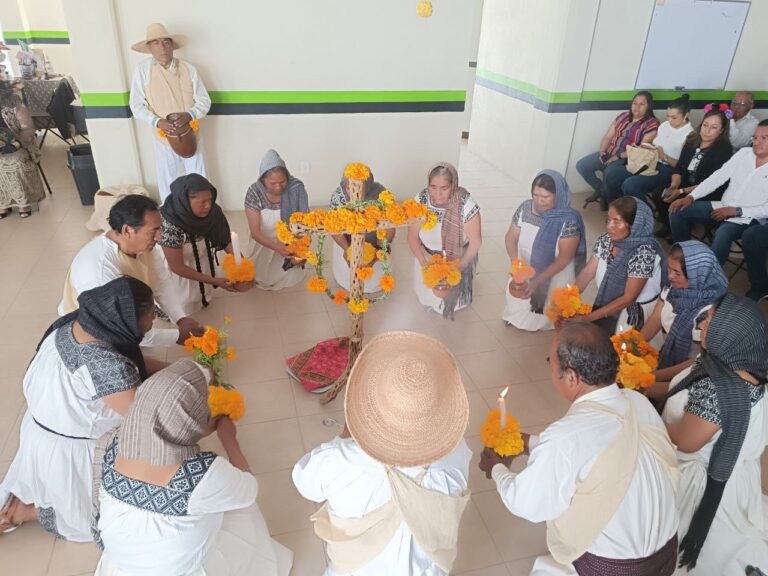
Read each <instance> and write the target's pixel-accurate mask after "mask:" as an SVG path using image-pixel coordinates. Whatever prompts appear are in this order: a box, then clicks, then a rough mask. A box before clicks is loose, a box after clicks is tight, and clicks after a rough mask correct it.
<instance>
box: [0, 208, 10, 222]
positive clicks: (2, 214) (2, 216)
mask: <svg viewBox="0 0 768 576" xmlns="http://www.w3.org/2000/svg"><path fill="white" fill-rule="evenodd" d="M10 215H11V211H10V210H6V211H4V212H0V220H2V219H3V218H7V217H8V216H10Z"/></svg>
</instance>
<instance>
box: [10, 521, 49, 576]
mask: <svg viewBox="0 0 768 576" xmlns="http://www.w3.org/2000/svg"><path fill="white" fill-rule="evenodd" d="M55 541H56V539H55V538H54V537H53V536H52V535H51V534H49V533H48V532H46V531H45V530H43V528H42V527H41V526H40V524H38V523H37V522H30V523H28V524H24V525H23V526H21V527H20V528H19V529H17V530H15V531H14V532H11V533H10V534H4V535H3V536H2V538H0V559H2V563H1V564H0V565H2V570H1V571H0V572H2V574H8V575H9V576H10V575H16V574H23V575H24V576H45V575H46V574H47V572H48V565H49V563H50V561H51V555H52V554H53V545H54V542H55Z"/></svg>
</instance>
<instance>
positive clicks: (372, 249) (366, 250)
mask: <svg viewBox="0 0 768 576" xmlns="http://www.w3.org/2000/svg"><path fill="white" fill-rule="evenodd" d="M375 257H376V246H374V245H373V244H371V243H370V242H366V243H365V244H364V245H363V261H362V262H361V264H362V265H363V266H368V264H370V263H371V262H373V259H374V258H375ZM351 259H352V246H350V247H349V248H347V260H351Z"/></svg>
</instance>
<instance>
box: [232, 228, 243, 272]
mask: <svg viewBox="0 0 768 576" xmlns="http://www.w3.org/2000/svg"><path fill="white" fill-rule="evenodd" d="M232 254H233V255H234V257H235V264H237V265H238V266H240V262H241V261H242V260H243V257H242V255H241V254H240V238H238V236H237V232H232Z"/></svg>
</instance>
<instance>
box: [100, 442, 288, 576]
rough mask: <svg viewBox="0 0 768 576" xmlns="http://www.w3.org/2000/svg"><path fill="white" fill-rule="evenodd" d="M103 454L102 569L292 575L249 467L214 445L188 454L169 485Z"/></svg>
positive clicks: (117, 573)
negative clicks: (123, 468) (128, 472)
mask: <svg viewBox="0 0 768 576" xmlns="http://www.w3.org/2000/svg"><path fill="white" fill-rule="evenodd" d="M114 461H115V444H114V443H113V444H112V445H111V446H110V447H109V448H108V449H107V452H106V454H105V457H104V468H103V469H104V474H103V477H102V484H101V488H100V490H99V500H100V503H101V505H100V510H99V514H100V516H99V521H98V537H99V538H100V540H101V542H102V543H103V545H104V554H103V555H102V558H101V560H100V562H99V565H98V566H97V568H96V573H95V575H96V576H155V575H157V576H240V575H242V576H245V575H251V576H287V575H288V573H289V572H290V569H291V563H292V553H291V552H290V551H289V550H288V549H286V548H284V547H283V546H282V545H280V544H278V543H277V542H274V541H273V540H272V539H271V538H270V536H269V531H268V530H267V526H266V524H265V522H264V518H263V516H262V515H261V512H260V510H259V508H258V506H257V505H256V494H257V491H258V484H257V482H256V478H255V477H254V476H253V475H252V474H250V473H249V472H243V471H241V470H239V469H237V468H235V467H234V466H232V465H231V464H230V463H229V462H228V461H227V460H226V459H225V458H221V457H218V456H216V454H214V453H212V452H201V453H199V454H197V455H196V456H193V457H191V458H188V459H187V460H185V461H184V462H183V463H182V465H181V466H180V468H179V471H178V472H177V473H176V474H175V475H174V477H173V478H172V479H171V480H170V482H169V483H168V485H167V486H156V485H153V484H148V483H145V482H140V481H137V480H133V479H132V478H128V477H126V476H123V475H122V474H120V473H119V472H117V471H116V470H115V469H114Z"/></svg>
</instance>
